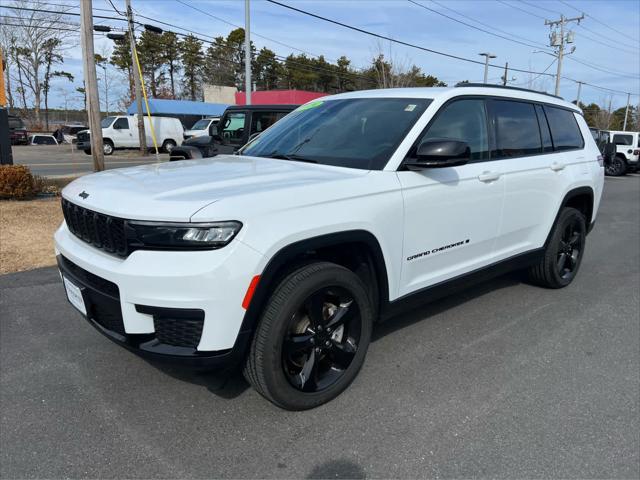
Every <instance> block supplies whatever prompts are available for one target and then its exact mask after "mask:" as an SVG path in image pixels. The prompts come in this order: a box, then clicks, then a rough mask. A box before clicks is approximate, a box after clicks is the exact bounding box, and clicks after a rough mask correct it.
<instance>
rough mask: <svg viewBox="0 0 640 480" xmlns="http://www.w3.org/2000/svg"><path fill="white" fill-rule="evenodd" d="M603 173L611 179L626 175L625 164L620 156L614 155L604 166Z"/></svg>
mask: <svg viewBox="0 0 640 480" xmlns="http://www.w3.org/2000/svg"><path fill="white" fill-rule="evenodd" d="M604 173H606V174H607V175H609V176H611V177H619V176H621V175H624V174H625V173H627V162H625V161H624V158H622V157H621V156H620V155H616V156H615V157H613V158H612V159H611V161H610V162H608V164H606V165H605V168H604Z"/></svg>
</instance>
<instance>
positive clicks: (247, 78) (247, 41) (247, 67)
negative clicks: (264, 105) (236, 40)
mask: <svg viewBox="0 0 640 480" xmlns="http://www.w3.org/2000/svg"><path fill="white" fill-rule="evenodd" d="M250 16H251V12H250V6H249V0H244V90H245V103H246V104H247V105H251V36H250V31H251V28H250V25H249V20H250V18H249V17H250Z"/></svg>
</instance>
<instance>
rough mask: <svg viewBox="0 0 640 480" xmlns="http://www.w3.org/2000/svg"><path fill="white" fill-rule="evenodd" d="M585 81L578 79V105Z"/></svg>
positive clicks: (578, 104)
mask: <svg viewBox="0 0 640 480" xmlns="http://www.w3.org/2000/svg"><path fill="white" fill-rule="evenodd" d="M583 83H584V82H581V81H578V98H577V99H576V106H577V107H580V92H582V84H583Z"/></svg>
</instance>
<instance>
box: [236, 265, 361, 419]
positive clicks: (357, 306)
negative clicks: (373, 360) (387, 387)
mask: <svg viewBox="0 0 640 480" xmlns="http://www.w3.org/2000/svg"><path fill="white" fill-rule="evenodd" d="M372 324H373V308H372V305H371V300H370V297H369V295H368V294H367V289H366V287H365V285H364V284H363V282H362V281H361V280H360V278H359V277H358V276H357V275H355V274H354V273H353V272H351V271H350V270H348V269H346V268H344V267H341V266H339V265H336V264H333V263H328V262H318V263H312V264H309V265H306V266H304V267H301V268H299V269H297V270H295V271H293V272H292V273H290V274H289V275H287V276H286V277H285V278H284V279H283V280H282V281H281V282H280V283H279V284H278V286H277V287H276V289H275V291H274V292H273V294H272V295H271V297H270V298H269V300H268V302H267V305H266V306H265V308H264V311H263V314H262V317H261V319H260V322H259V324H258V327H257V329H256V332H255V335H254V338H253V341H252V344H251V349H250V351H249V355H248V357H247V359H246V362H245V366H244V376H245V378H246V379H247V381H248V382H249V383H250V384H251V385H252V386H253V387H254V388H255V389H256V390H257V391H258V392H259V393H260V394H261V395H263V396H264V397H265V398H267V399H268V400H270V401H271V402H273V403H274V404H276V405H278V406H279V407H282V408H284V409H287V410H306V409H309V408H314V407H317V406H319V405H322V404H323V403H326V402H328V401H330V400H332V399H333V398H335V397H336V396H338V395H339V394H340V393H341V392H342V391H343V390H344V389H346V388H347V387H348V386H349V384H350V383H351V382H352V381H353V379H354V378H355V377H356V375H357V374H358V371H359V370H360V367H362V364H363V363H364V358H365V355H366V352H367V348H368V346H369V342H370V339H371V329H372Z"/></svg>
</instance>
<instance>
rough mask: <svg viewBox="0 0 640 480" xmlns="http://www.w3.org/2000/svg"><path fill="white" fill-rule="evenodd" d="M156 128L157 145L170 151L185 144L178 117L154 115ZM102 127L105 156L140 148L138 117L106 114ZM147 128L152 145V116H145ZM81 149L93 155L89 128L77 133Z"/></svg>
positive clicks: (147, 134)
mask: <svg viewBox="0 0 640 480" xmlns="http://www.w3.org/2000/svg"><path fill="white" fill-rule="evenodd" d="M151 121H152V124H153V128H154V130H155V134H156V140H157V142H158V147H160V148H162V150H163V151H165V152H167V153H171V151H172V150H173V149H174V148H175V147H176V146H177V145H181V144H182V138H183V135H184V128H183V127H182V123H181V122H180V120H178V119H177V118H172V117H151ZM100 124H101V126H102V139H103V149H104V154H105V155H111V154H112V153H113V151H114V150H116V149H124V148H140V140H139V136H138V116H137V115H118V116H112V117H105V118H103V119H102V122H101V123H100ZM144 127H145V134H146V140H147V146H149V147H152V146H153V138H152V136H151V128H150V124H149V117H146V116H145V117H144ZM78 149H79V150H84V153H86V154H87V155H90V154H91V140H90V131H89V130H83V131H81V132H78Z"/></svg>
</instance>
